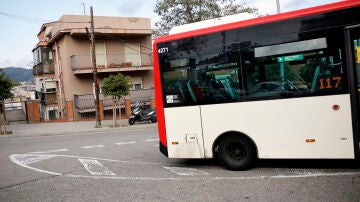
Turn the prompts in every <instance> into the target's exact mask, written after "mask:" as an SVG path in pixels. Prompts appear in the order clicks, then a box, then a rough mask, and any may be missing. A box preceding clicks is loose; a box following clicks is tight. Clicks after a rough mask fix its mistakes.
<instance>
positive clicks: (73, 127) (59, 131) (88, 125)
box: [0, 119, 157, 139]
mask: <svg viewBox="0 0 360 202" xmlns="http://www.w3.org/2000/svg"><path fill="white" fill-rule="evenodd" d="M116 123H117V127H116V128H114V127H113V126H114V121H113V120H102V121H101V126H102V127H101V128H96V127H95V126H96V122H95V121H78V122H61V123H38V124H16V123H14V124H10V125H7V126H6V129H7V130H8V131H12V134H9V135H0V139H1V138H11V137H28V136H29V137H31V136H48V135H63V134H80V133H91V132H100V131H101V132H106V131H116V130H123V129H128V130H132V129H134V130H135V129H141V128H157V124H156V123H155V124H153V123H145V122H137V123H135V124H134V125H129V124H128V120H127V119H123V120H121V121H120V120H117V122H116Z"/></svg>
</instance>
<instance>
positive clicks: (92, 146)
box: [81, 144, 105, 149]
mask: <svg viewBox="0 0 360 202" xmlns="http://www.w3.org/2000/svg"><path fill="white" fill-rule="evenodd" d="M100 147H105V146H104V145H102V144H98V145H90V146H83V147H81V148H82V149H93V148H100Z"/></svg>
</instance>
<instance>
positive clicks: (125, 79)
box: [101, 73, 131, 127]
mask: <svg viewBox="0 0 360 202" xmlns="http://www.w3.org/2000/svg"><path fill="white" fill-rule="evenodd" d="M130 81H131V78H130V77H129V76H124V75H123V74H121V73H119V74H117V75H115V76H114V75H110V76H109V77H107V78H105V79H104V82H103V85H102V87H101V91H102V93H103V94H104V95H106V96H108V95H111V96H112V99H113V118H114V127H116V108H117V106H118V105H119V115H120V118H121V108H120V103H119V101H120V98H121V97H122V96H124V95H129V91H130V87H129V83H130Z"/></svg>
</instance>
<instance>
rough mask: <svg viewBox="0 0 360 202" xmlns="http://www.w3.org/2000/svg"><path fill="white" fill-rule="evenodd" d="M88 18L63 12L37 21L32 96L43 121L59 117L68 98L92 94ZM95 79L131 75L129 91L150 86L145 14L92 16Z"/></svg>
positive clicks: (148, 33)
mask: <svg viewBox="0 0 360 202" xmlns="http://www.w3.org/2000/svg"><path fill="white" fill-rule="evenodd" d="M86 28H88V29H89V30H90V16H78V15H64V16H62V17H61V18H60V19H59V20H58V21H55V22H49V23H45V24H43V25H42V27H41V29H40V32H39V34H38V39H39V42H38V43H37V44H36V47H35V48H34V49H33V55H34V66H33V72H34V76H35V82H36V95H37V99H39V100H40V103H41V116H42V119H43V120H51V119H64V118H66V116H67V112H68V109H67V107H69V105H68V104H67V103H69V102H73V100H74V97H78V96H79V95H80V96H81V95H90V94H93V92H94V90H93V85H94V84H93V83H94V82H93V69H92V59H91V46H90V39H89V35H88V33H87V31H86ZM94 33H95V55H96V66H97V72H98V74H97V75H98V82H99V85H100V87H101V85H102V82H103V79H104V78H106V77H108V76H109V75H110V74H117V73H122V74H124V75H127V76H130V77H131V89H133V90H139V89H148V88H152V87H153V61H152V49H151V36H152V29H151V22H150V19H149V18H130V17H104V16H94Z"/></svg>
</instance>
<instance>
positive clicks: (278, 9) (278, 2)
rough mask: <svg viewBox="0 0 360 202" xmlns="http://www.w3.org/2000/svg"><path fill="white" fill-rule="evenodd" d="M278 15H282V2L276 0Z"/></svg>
mask: <svg viewBox="0 0 360 202" xmlns="http://www.w3.org/2000/svg"><path fill="white" fill-rule="evenodd" d="M276 7H277V13H280V12H281V11H280V0H276Z"/></svg>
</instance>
